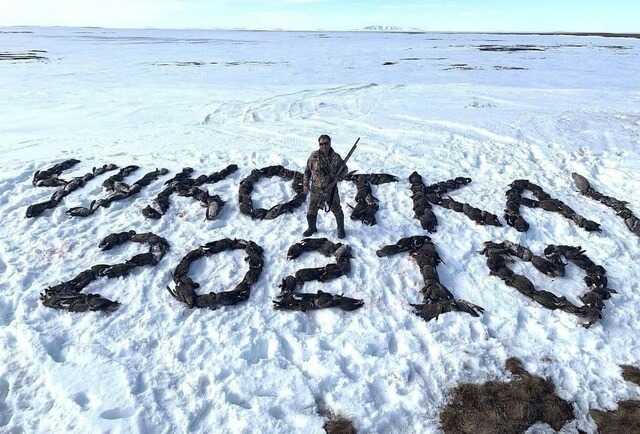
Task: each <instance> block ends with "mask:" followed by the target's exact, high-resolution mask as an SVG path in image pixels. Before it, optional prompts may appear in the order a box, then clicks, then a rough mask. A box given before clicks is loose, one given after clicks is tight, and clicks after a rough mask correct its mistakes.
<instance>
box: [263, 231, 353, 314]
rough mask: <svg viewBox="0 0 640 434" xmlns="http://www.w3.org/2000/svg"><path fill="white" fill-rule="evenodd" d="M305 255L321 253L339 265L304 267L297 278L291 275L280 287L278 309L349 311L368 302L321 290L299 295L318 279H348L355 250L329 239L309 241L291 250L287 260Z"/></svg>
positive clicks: (274, 303)
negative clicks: (332, 309)
mask: <svg viewBox="0 0 640 434" xmlns="http://www.w3.org/2000/svg"><path fill="white" fill-rule="evenodd" d="M305 252H319V253H322V254H323V255H324V256H327V257H334V258H335V260H336V262H335V263H330V264H327V265H325V266H324V267H316V268H303V269H301V270H298V271H296V273H295V275H293V276H287V277H285V278H284V279H283V280H282V283H281V284H280V289H281V291H280V294H279V295H278V297H277V298H276V300H274V302H273V305H274V307H275V309H278V310H299V311H302V312H306V311H310V310H317V309H326V308H331V307H337V308H340V309H342V310H345V311H352V310H356V309H359V308H361V307H362V306H363V305H364V302H363V301H362V300H359V299H355V298H351V297H345V296H344V295H337V294H331V293H329V292H324V291H318V292H316V293H315V294H313V293H301V292H296V291H297V290H298V289H299V288H301V287H302V286H303V285H304V283H305V282H310V281H313V280H317V281H320V282H328V281H330V280H334V279H337V278H338V277H341V276H345V275H347V274H349V272H350V271H351V258H352V255H351V248H350V247H349V245H348V244H342V243H333V242H331V241H329V240H328V239H326V238H305V239H303V240H302V241H300V242H299V243H295V244H293V245H292V246H291V247H289V250H288V251H287V259H289V260H293V259H296V258H298V257H299V256H300V255H302V254H303V253H305Z"/></svg>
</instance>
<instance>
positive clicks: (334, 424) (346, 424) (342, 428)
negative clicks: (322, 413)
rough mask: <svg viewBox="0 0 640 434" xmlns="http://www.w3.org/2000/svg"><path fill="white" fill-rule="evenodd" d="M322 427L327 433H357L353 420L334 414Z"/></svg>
mask: <svg viewBox="0 0 640 434" xmlns="http://www.w3.org/2000/svg"><path fill="white" fill-rule="evenodd" d="M322 428H324V430H325V431H326V432H327V434H356V433H357V431H356V428H355V427H354V426H353V422H351V421H350V420H349V419H347V418H345V417H342V416H333V417H332V418H329V419H328V420H327V421H326V422H325V423H324V425H322Z"/></svg>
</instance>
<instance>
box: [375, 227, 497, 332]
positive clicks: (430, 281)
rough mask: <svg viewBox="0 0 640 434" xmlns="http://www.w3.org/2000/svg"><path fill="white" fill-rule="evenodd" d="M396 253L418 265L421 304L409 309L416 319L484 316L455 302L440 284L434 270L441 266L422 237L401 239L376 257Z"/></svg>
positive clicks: (477, 309)
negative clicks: (462, 314)
mask: <svg viewBox="0 0 640 434" xmlns="http://www.w3.org/2000/svg"><path fill="white" fill-rule="evenodd" d="M398 253H409V255H410V256H411V257H412V258H413V259H414V260H415V261H416V263H417V264H418V268H419V269H420V274H421V275H422V278H423V280H424V287H423V288H422V290H421V292H422V295H423V297H424V302H423V303H421V304H412V305H411V306H412V307H413V311H414V313H415V314H416V315H418V316H419V317H421V318H422V319H424V320H425V321H427V322H428V321H431V320H432V319H437V318H438V316H439V315H440V314H443V313H447V312H465V313H468V314H469V315H471V316H475V317H477V316H480V314H481V313H482V312H484V309H483V308H481V307H480V306H477V305H475V304H473V303H469V302H468V301H465V300H461V299H456V298H455V297H454V296H453V294H452V293H451V291H449V290H448V289H447V287H446V286H444V285H443V284H442V283H440V277H439V276H438V270H437V267H438V265H439V264H441V263H442V259H441V258H440V255H439V254H438V252H437V251H436V246H435V244H433V241H431V238H429V237H428V236H426V235H418V236H413V237H407V238H402V239H401V240H399V241H398V242H397V243H395V244H391V245H388V246H384V247H382V248H380V249H379V250H378V251H377V252H376V255H378V256H379V257H381V258H382V257H386V256H392V255H396V254H398Z"/></svg>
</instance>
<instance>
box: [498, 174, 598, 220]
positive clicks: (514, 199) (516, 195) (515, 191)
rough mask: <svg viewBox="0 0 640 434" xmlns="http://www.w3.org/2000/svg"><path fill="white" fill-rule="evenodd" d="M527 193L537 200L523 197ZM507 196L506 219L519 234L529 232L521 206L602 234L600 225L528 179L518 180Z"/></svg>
mask: <svg viewBox="0 0 640 434" xmlns="http://www.w3.org/2000/svg"><path fill="white" fill-rule="evenodd" d="M525 191H530V192H531V193H532V194H533V196H534V197H535V199H529V198H526V197H523V196H522V195H523V193H524V192H525ZM505 195H506V196H507V207H506V209H505V210H504V212H505V214H504V218H505V220H506V221H507V223H508V224H509V226H511V227H513V228H515V229H516V230H517V231H518V232H526V231H527V230H529V223H527V221H526V220H525V219H524V217H522V215H520V206H526V207H528V208H542V209H543V210H545V211H551V212H555V213H558V214H560V215H561V216H562V217H564V218H566V219H569V220H571V221H572V222H574V223H575V224H577V225H578V226H580V227H581V228H583V229H584V230H586V231H587V232H600V230H601V229H600V225H599V224H598V223H596V222H594V221H591V220H589V219H587V218H585V217H582V216H581V215H580V214H578V213H576V212H575V211H574V210H573V209H572V208H571V207H569V206H568V205H567V204H565V203H564V202H562V201H561V200H560V199H554V198H552V197H551V195H549V194H548V193H547V192H545V191H544V190H543V189H542V187H540V186H539V185H537V184H534V183H533V182H531V181H528V180H526V179H517V180H515V181H513V182H512V183H511V184H510V185H509V190H507V192H506V193H505Z"/></svg>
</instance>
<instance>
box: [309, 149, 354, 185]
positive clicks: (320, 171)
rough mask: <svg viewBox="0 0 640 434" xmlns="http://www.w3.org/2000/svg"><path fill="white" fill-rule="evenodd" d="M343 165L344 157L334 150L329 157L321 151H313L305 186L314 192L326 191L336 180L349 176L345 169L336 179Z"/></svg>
mask: <svg viewBox="0 0 640 434" xmlns="http://www.w3.org/2000/svg"><path fill="white" fill-rule="evenodd" d="M342 164H343V162H342V157H341V156H340V155H338V153H337V152H335V151H334V150H333V149H331V153H330V154H329V155H327V156H325V155H323V154H321V153H320V151H313V152H312V153H311V156H310V157H309V160H308V161H307V167H306V169H305V170H304V185H305V186H306V187H308V188H309V190H311V191H312V192H323V191H326V190H327V189H328V187H329V185H330V184H331V183H332V182H333V181H334V180H335V179H336V178H337V179H344V177H345V175H346V174H347V172H348V170H347V168H346V167H345V168H344V169H343V170H342V171H341V172H340V174H339V176H337V177H336V173H337V172H338V170H340V167H341V166H342Z"/></svg>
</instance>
